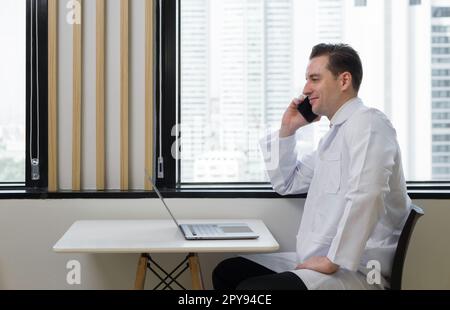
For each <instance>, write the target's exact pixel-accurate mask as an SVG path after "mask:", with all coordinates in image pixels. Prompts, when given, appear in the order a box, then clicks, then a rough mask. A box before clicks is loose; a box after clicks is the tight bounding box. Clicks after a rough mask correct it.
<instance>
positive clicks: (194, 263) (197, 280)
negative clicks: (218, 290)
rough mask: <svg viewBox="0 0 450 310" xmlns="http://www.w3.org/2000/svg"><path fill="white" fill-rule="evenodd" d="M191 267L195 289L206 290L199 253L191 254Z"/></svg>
mask: <svg viewBox="0 0 450 310" xmlns="http://www.w3.org/2000/svg"><path fill="white" fill-rule="evenodd" d="M189 269H190V271H191V277H192V289H194V290H204V289H205V287H204V284H203V279H202V272H201V269H200V261H199V259H198V254H191V255H189Z"/></svg>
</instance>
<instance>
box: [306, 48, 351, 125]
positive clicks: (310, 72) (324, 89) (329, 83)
mask: <svg viewBox="0 0 450 310" xmlns="http://www.w3.org/2000/svg"><path fill="white" fill-rule="evenodd" d="M327 66H328V56H320V57H315V58H313V59H311V60H310V62H309V65H308V68H307V69H306V85H305V87H304V89H303V94H304V95H305V96H308V97H309V100H310V102H311V106H312V110H313V112H314V113H315V114H317V115H321V116H327V117H328V119H330V120H331V118H332V117H333V115H334V113H336V111H337V110H338V106H339V104H340V101H341V100H340V98H341V95H342V90H341V85H340V82H339V78H336V77H335V76H334V75H333V73H331V71H330V70H328V68H327Z"/></svg>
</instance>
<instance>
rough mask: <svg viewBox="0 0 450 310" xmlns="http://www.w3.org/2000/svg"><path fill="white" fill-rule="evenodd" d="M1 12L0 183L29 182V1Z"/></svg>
mask: <svg viewBox="0 0 450 310" xmlns="http://www.w3.org/2000/svg"><path fill="white" fill-rule="evenodd" d="M1 5H2V9H1V10H0V46H1V47H2V48H1V49H0V68H1V70H0V89H1V91H0V111H1V112H0V183H3V184H5V183H24V182H25V128H26V126H25V107H26V105H25V102H26V98H25V96H26V29H25V27H26V1H25V0H20V1H18V0H3V1H2V4H1Z"/></svg>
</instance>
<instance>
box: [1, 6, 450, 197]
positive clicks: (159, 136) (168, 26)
mask: <svg viewBox="0 0 450 310" xmlns="http://www.w3.org/2000/svg"><path fill="white" fill-rule="evenodd" d="M31 1H34V0H27V55H29V48H30V46H29V42H30V37H29V36H30V31H29V28H30V24H29V22H30V21H29V20H30V14H31V6H30V4H31ZM161 2H162V7H160V3H161ZM161 2H160V1H159V0H158V1H156V6H157V14H156V16H155V17H156V24H157V27H156V39H157V42H156V44H157V48H156V49H157V52H156V59H159V57H160V55H161V56H162V57H161V58H162V59H161V64H162V66H160V65H159V64H157V66H156V76H160V75H161V77H162V79H161V81H160V79H159V78H158V79H157V81H156V90H157V91H156V98H155V99H156V102H157V103H160V102H161V104H162V107H163V109H161V106H160V105H159V104H156V106H155V111H156V114H155V115H156V116H157V117H156V119H155V121H156V122H155V125H156V126H155V127H156V132H155V133H156V134H155V138H156V139H155V146H156V147H155V150H156V155H157V156H155V162H154V167H155V169H154V173H155V176H157V158H158V154H159V152H160V149H161V153H162V156H163V158H164V178H156V181H157V183H156V184H157V186H158V187H160V188H161V192H162V193H163V194H164V196H165V197H167V198H211V199H234V198H237V199H249V198H255V199H267V198H269V199H274V198H281V199H284V198H286V197H284V196H281V195H278V194H277V193H275V192H274V191H273V189H272V188H271V186H270V184H269V183H263V182H261V183H182V184H179V183H178V180H180V169H179V168H180V166H179V165H180V164H181V162H180V160H176V159H175V158H172V155H171V151H172V145H174V143H177V139H176V138H180V135H178V137H176V136H174V135H172V127H173V125H170V126H168V125H166V124H176V121H177V118H178V119H180V109H179V104H180V102H181V96H180V93H179V92H178V91H177V87H178V86H179V85H180V82H181V81H180V74H178V72H177V70H178V69H179V68H181V66H180V58H179V57H178V51H180V42H179V40H178V38H177V32H178V34H179V33H180V30H181V24H180V17H179V14H178V12H177V10H178V8H179V7H180V0H164V1H161ZM38 3H39V7H38V9H39V10H38V23H39V32H38V35H39V67H40V75H39V76H40V92H39V93H40V96H41V97H40V105H41V106H40V108H41V110H40V133H41V135H40V140H39V141H38V142H39V145H40V153H41V158H42V159H41V169H40V174H41V180H39V181H38V182H34V181H32V180H31V165H30V162H29V160H26V180H25V183H24V184H13V183H8V184H1V183H0V199H144V198H157V196H156V195H155V193H154V192H148V191H127V192H123V191H101V192H99V191H80V192H73V191H59V192H55V193H50V192H48V191H47V184H48V168H47V161H48V127H47V120H48V114H47V110H48V106H47V96H48V89H47V84H48V80H47V76H48V74H47V68H48V67H47V61H48V59H47V58H48V54H47V46H48V44H47V41H48V40H47V35H48V34H47V0H39V1H38ZM160 10H161V14H160ZM160 25H161V26H160ZM177 26H178V27H177ZM160 33H163V34H164V36H162V41H160V35H159V34H160ZM32 35H34V34H32ZM160 50H161V52H159V51H160ZM177 57H178V58H177ZM30 65H31V63H30V61H29V60H27V72H29V70H30ZM33 70H35V68H34V69H33ZM29 82H30V80H29V76H28V75H27V98H29V97H28V96H29ZM161 86H162V87H161ZM160 87H161V90H162V92H161V93H160V91H159V89H160ZM160 99H161V101H160ZM33 101H34V102H35V101H36V95H35V94H34V96H33ZM160 112H161V114H159V113H160ZM26 114H27V119H26V121H27V129H26V130H27V139H26V144H27V146H26V154H25V155H26V158H27V159H28V158H29V156H30V149H29V142H30V137H29V134H28V133H29V125H28V124H29V114H30V109H29V105H28V104H27V109H26ZM34 117H37V115H36V114H35V115H34ZM162 124H164V126H161V125H162ZM159 129H161V132H160V131H159ZM34 140H36V138H35V137H34ZM34 142H37V141H34ZM160 142H162V147H161V148H160V147H159V145H160V144H159V143H160ZM175 145H176V144H175ZM407 186H408V193H409V195H410V197H411V198H412V199H450V180H449V181H423V182H420V181H409V182H407ZM306 196H307V195H306V194H301V195H292V196H289V197H290V198H298V199H304V198H306Z"/></svg>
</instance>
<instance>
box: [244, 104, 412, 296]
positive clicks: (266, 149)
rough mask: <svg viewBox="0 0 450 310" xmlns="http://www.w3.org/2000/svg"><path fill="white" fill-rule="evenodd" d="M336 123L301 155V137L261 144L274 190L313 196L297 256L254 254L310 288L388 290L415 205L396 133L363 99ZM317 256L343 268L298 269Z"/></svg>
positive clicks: (340, 113)
mask: <svg viewBox="0 0 450 310" xmlns="http://www.w3.org/2000/svg"><path fill="white" fill-rule="evenodd" d="M330 127H331V128H330V130H329V132H328V133H327V134H326V135H325V137H324V138H323V139H322V140H321V141H320V143H319V147H318V149H317V150H316V151H315V152H313V153H312V154H308V155H306V156H303V157H302V159H301V160H298V157H297V152H296V138H295V135H294V136H291V137H287V138H281V139H280V138H279V133H278V132H276V133H274V134H272V135H270V136H269V137H266V138H265V139H263V140H262V141H261V147H262V151H263V155H264V160H265V162H266V167H267V171H268V174H269V177H270V180H271V182H272V185H273V188H274V190H275V191H276V192H277V193H279V194H281V195H288V194H300V193H306V192H307V193H308V196H307V198H306V201H305V205H304V210H303V215H302V219H301V223H300V228H299V231H298V234H297V249H296V253H275V254H265V255H249V256H247V257H248V258H250V259H252V260H254V261H256V262H259V263H261V264H263V265H264V266H266V267H268V268H270V269H272V270H275V271H277V272H282V271H292V272H294V273H295V274H297V275H298V276H299V277H300V278H301V279H302V280H303V282H304V283H305V284H306V286H307V287H308V289H380V288H381V289H382V288H384V287H385V286H388V285H389V277H390V273H391V268H392V260H393V256H394V252H395V249H396V246H397V242H398V238H399V235H400V232H401V229H402V228H403V225H404V223H405V221H406V218H407V216H408V214H409V210H410V206H411V200H410V199H409V197H408V195H407V191H406V182H405V178H404V175H403V170H402V162H401V154H400V148H399V145H398V143H397V138H396V132H395V129H394V128H393V126H392V125H391V123H390V121H389V120H388V119H387V118H386V116H385V115H384V114H383V113H381V112H380V111H378V110H376V109H372V108H368V107H366V106H364V105H363V103H362V101H361V100H360V99H359V98H354V99H352V100H350V101H349V102H347V103H346V104H344V105H343V106H342V108H341V109H340V110H339V111H338V112H336V114H335V116H334V117H333V119H332V120H331V125H330ZM313 256H326V257H328V259H329V260H331V261H332V262H333V263H335V264H337V265H339V266H340V268H339V271H338V272H336V273H335V274H332V275H325V274H321V273H319V272H315V271H312V270H294V269H295V266H296V265H297V264H300V263H303V262H304V261H305V260H307V259H308V258H310V257H313ZM369 261H377V262H379V264H380V267H381V276H382V277H381V279H382V283H381V285H379V286H376V285H375V286H374V285H371V284H369V283H368V281H367V279H366V274H367V272H368V271H369V270H368V269H367V268H366V267H367V263H368V262H369Z"/></svg>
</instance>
